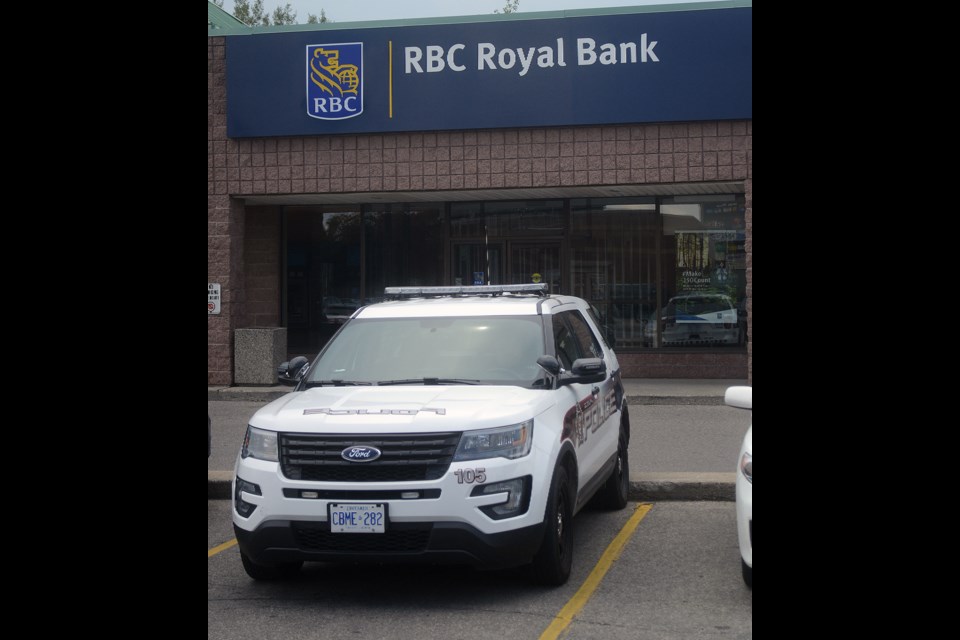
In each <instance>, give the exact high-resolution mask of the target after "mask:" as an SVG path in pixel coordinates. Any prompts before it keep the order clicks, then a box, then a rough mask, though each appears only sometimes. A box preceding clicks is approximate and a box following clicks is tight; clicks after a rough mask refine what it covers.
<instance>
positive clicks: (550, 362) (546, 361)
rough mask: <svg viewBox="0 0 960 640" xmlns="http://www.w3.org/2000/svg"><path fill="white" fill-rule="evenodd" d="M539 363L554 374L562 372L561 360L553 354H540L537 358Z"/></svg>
mask: <svg viewBox="0 0 960 640" xmlns="http://www.w3.org/2000/svg"><path fill="white" fill-rule="evenodd" d="M537 364H538V365H540V368H541V369H543V370H544V371H546V372H547V373H549V374H550V375H552V376H556V375H559V373H560V361H559V360H557V359H556V358H555V357H553V356H540V357H539V358H537Z"/></svg>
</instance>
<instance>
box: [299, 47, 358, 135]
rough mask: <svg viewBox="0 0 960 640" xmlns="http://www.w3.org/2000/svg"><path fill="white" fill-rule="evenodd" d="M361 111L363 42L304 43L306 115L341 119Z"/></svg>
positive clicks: (325, 118)
mask: <svg viewBox="0 0 960 640" xmlns="http://www.w3.org/2000/svg"><path fill="white" fill-rule="evenodd" d="M362 112H363V43H362V42H348V43H341V44H310V45H307V115H309V116H310V117H311V118H319V119H320V120H343V119H345V118H352V117H354V116H358V115H360V114H361V113H362Z"/></svg>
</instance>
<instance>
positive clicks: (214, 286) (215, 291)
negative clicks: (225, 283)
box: [207, 282, 220, 315]
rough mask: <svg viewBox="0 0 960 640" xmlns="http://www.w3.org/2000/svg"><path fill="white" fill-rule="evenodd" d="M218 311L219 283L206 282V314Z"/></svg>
mask: <svg viewBox="0 0 960 640" xmlns="http://www.w3.org/2000/svg"><path fill="white" fill-rule="evenodd" d="M218 313H220V283H219V282H208V283H207V315H214V314H218Z"/></svg>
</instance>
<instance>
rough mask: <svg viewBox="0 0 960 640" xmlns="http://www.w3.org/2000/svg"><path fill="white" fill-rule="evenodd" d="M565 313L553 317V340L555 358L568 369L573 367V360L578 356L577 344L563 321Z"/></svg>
mask: <svg viewBox="0 0 960 640" xmlns="http://www.w3.org/2000/svg"><path fill="white" fill-rule="evenodd" d="M564 315H566V314H562V313H561V314H556V315H554V316H551V317H552V318H553V342H554V346H555V347H556V349H557V359H558V360H560V365H561V366H562V367H563V368H564V369H566V370H567V371H569V370H570V369H571V368H572V367H573V361H574V360H576V359H577V358H579V357H580V350H579V346H578V345H577V340H576V338H574V336H573V334H572V333H571V332H570V329H569V328H568V327H567V323H565V322H564V321H563V316H564Z"/></svg>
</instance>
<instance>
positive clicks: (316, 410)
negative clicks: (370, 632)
mask: <svg viewBox="0 0 960 640" xmlns="http://www.w3.org/2000/svg"><path fill="white" fill-rule="evenodd" d="M385 294H386V298H387V300H386V301H385V302H379V303H376V304H371V305H369V306H366V307H362V308H360V309H358V310H357V311H355V312H354V313H353V314H352V316H351V317H350V318H349V319H348V320H347V321H346V322H345V323H344V324H343V325H342V327H341V328H340V329H339V330H338V331H337V333H336V334H335V335H334V336H333V337H332V338H331V339H330V341H329V342H328V343H327V344H326V346H325V347H324V348H323V350H322V351H321V352H320V353H319V354H318V355H317V357H316V358H315V360H314V361H313V363H309V362H308V361H307V359H306V358H303V357H299V358H294V359H293V360H291V361H290V362H289V363H287V364H286V366H285V367H284V366H283V365H281V370H282V373H281V375H280V376H279V377H280V379H281V381H283V382H287V383H288V384H293V385H295V387H294V389H293V391H292V392H290V393H288V394H286V395H285V396H283V397H282V398H280V399H278V400H275V401H273V402H271V403H270V404H268V405H266V406H264V407H263V408H262V409H260V410H259V411H257V412H256V413H255V414H254V415H253V416H252V417H251V418H250V420H249V425H248V427H247V432H246V436H245V437H244V440H243V445H242V448H241V450H240V452H239V455H238V456H237V461H236V466H235V474H234V476H235V477H234V479H233V481H232V495H233V525H234V531H235V532H236V536H237V541H238V542H239V548H240V558H241V561H242V563H243V567H244V569H245V570H246V572H247V574H248V575H249V576H250V577H251V578H253V579H256V580H270V579H277V578H283V577H285V576H290V575H292V574H295V573H296V572H298V571H299V570H300V567H301V566H302V565H303V563H304V561H321V562H345V563H362V562H377V563H381V562H393V561H400V562H409V561H414V562H423V563H453V564H468V565H473V566H476V567H478V568H482V569H498V568H506V567H515V566H528V567H529V572H530V575H531V576H532V577H534V578H535V579H536V580H537V581H538V582H539V583H542V584H547V585H559V584H563V583H564V582H566V580H567V578H568V577H569V575H570V568H571V562H572V559H573V551H574V541H573V527H572V523H573V517H574V515H575V514H576V513H577V512H578V511H580V509H582V508H583V507H584V506H585V505H586V504H587V503H588V502H590V501H591V500H592V501H593V502H594V503H595V504H599V505H601V506H604V507H607V508H612V509H622V508H623V507H624V506H626V503H627V493H628V488H629V466H628V459H627V446H628V443H629V439H630V420H629V417H628V411H627V403H626V398H625V396H624V389H623V385H622V381H621V374H620V366H619V364H618V362H617V357H616V355H614V352H613V351H612V350H611V349H610V347H609V346H608V345H607V343H606V342H605V341H604V339H603V334H602V332H601V331H600V329H599V327H598V326H597V325H596V323H595V322H594V320H593V318H592V315H591V313H590V312H589V309H590V307H589V305H588V303H586V302H585V301H583V300H581V299H579V298H575V297H571V296H565V295H550V294H548V293H547V286H546V285H545V284H531V285H485V286H473V287H467V286H464V287H460V286H458V287H388V288H387V289H386V290H385Z"/></svg>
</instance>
